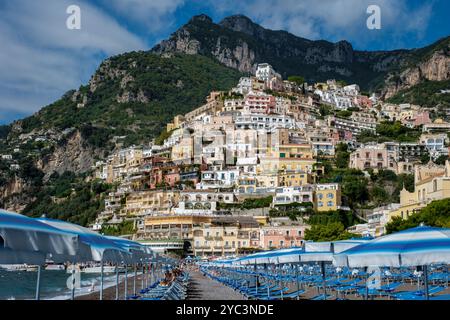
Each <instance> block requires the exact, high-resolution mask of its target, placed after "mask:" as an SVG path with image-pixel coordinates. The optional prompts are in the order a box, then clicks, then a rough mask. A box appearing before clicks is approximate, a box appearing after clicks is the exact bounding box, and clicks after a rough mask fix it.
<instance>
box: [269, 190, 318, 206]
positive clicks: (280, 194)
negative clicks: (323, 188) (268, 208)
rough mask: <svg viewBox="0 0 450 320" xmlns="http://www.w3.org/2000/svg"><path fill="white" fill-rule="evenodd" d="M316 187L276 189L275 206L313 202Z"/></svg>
mask: <svg viewBox="0 0 450 320" xmlns="http://www.w3.org/2000/svg"><path fill="white" fill-rule="evenodd" d="M313 201H314V187H313V186H311V185H307V186H298V187H285V188H276V189H275V196H274V197H273V204H274V205H286V204H290V203H293V202H298V203H302V202H311V203H312V202H313Z"/></svg>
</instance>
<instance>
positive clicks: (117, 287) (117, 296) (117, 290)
mask: <svg viewBox="0 0 450 320" xmlns="http://www.w3.org/2000/svg"><path fill="white" fill-rule="evenodd" d="M116 300H119V264H118V263H116Z"/></svg>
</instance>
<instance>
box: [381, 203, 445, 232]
mask: <svg viewBox="0 0 450 320" xmlns="http://www.w3.org/2000/svg"><path fill="white" fill-rule="evenodd" d="M421 223H423V224H425V225H427V226H430V227H441V228H450V198H447V199H444V200H439V201H433V202H431V203H430V204H429V205H428V206H426V207H425V208H423V209H422V210H420V211H419V212H417V213H413V214H412V215H410V216H409V218H407V219H406V220H403V219H402V217H394V218H393V219H392V221H391V222H390V223H388V224H387V225H386V231H387V233H393V232H397V231H401V230H406V229H409V228H414V227H417V226H419V225H420V224H421Z"/></svg>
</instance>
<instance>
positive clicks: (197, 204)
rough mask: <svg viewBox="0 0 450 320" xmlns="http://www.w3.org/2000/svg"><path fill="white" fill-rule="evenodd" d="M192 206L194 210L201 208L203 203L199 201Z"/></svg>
mask: <svg viewBox="0 0 450 320" xmlns="http://www.w3.org/2000/svg"><path fill="white" fill-rule="evenodd" d="M194 208H195V209H196V210H203V205H202V204H201V203H196V204H195V206H194Z"/></svg>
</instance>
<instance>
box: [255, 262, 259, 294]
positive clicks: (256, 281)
mask: <svg viewBox="0 0 450 320" xmlns="http://www.w3.org/2000/svg"><path fill="white" fill-rule="evenodd" d="M255 288H256V295H258V270H257V269H256V261H255Z"/></svg>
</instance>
